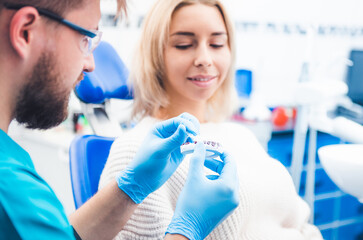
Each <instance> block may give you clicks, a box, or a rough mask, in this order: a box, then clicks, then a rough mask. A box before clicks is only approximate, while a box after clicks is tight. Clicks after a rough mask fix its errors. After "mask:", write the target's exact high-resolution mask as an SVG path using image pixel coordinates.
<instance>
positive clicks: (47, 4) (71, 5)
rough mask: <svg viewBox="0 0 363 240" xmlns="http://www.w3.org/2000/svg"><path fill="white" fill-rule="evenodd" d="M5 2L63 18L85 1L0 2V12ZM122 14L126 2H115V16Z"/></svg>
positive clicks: (122, 0)
mask: <svg viewBox="0 0 363 240" xmlns="http://www.w3.org/2000/svg"><path fill="white" fill-rule="evenodd" d="M6 2H9V3H15V4H26V5H31V6H36V7H41V8H45V9H47V10H49V11H52V12H54V13H56V14H58V15H59V16H64V15H65V13H67V12H68V11H70V10H74V9H77V8H80V7H82V4H84V3H85V2H86V0H58V1H54V0H0V11H1V9H2V8H3V7H4V3H6ZM123 14H124V15H126V0H117V16H122V15H123Z"/></svg>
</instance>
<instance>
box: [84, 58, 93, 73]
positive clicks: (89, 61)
mask: <svg viewBox="0 0 363 240" xmlns="http://www.w3.org/2000/svg"><path fill="white" fill-rule="evenodd" d="M93 70H95V59H94V57H93V54H90V55H89V56H87V57H86V58H85V64H84V67H83V71H85V72H92V71H93Z"/></svg>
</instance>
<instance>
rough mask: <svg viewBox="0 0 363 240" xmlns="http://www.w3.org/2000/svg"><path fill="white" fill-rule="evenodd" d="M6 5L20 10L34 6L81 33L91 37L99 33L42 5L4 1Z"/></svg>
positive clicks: (40, 12)
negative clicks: (41, 6)
mask: <svg viewBox="0 0 363 240" xmlns="http://www.w3.org/2000/svg"><path fill="white" fill-rule="evenodd" d="M4 7H5V8H7V9H11V10H19V9H21V8H23V7H33V8H35V9H36V10H37V11H38V12H39V14H40V15H44V16H46V17H48V18H50V19H52V20H55V21H57V22H59V23H61V24H63V25H65V26H67V27H69V28H71V29H73V30H75V31H77V32H79V33H80V34H83V35H86V36H88V37H90V38H94V37H96V36H97V33H94V32H92V31H90V30H87V29H85V28H83V27H81V26H79V25H77V24H74V23H72V22H70V21H68V20H66V19H64V18H63V17H61V16H59V15H57V14H55V13H53V12H51V11H49V10H47V9H44V8H40V7H36V6H32V5H27V4H16V3H4Z"/></svg>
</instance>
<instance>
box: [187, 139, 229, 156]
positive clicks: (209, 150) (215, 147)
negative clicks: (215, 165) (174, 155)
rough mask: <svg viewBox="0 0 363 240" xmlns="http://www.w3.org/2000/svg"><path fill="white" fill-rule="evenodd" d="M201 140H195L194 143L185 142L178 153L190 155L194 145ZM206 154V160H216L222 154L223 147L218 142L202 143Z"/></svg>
mask: <svg viewBox="0 0 363 240" xmlns="http://www.w3.org/2000/svg"><path fill="white" fill-rule="evenodd" d="M199 141H202V140H195V141H194V142H186V143H184V144H183V145H181V146H180V152H181V153H182V154H185V155H186V154H190V153H193V152H194V148H195V145H196V144H197V143H198V142H199ZM203 143H204V146H205V149H206V153H205V157H206V158H216V157H219V155H221V154H222V153H223V147H222V145H221V144H219V143H218V142H214V141H205V140H204V141H203Z"/></svg>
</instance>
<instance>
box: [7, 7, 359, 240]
mask: <svg viewBox="0 0 363 240" xmlns="http://www.w3.org/2000/svg"><path fill="white" fill-rule="evenodd" d="M154 1H155V0H137V1H129V5H128V16H127V17H123V18H122V19H117V20H115V9H116V1H114V0H102V1H101V13H102V17H101V21H100V25H99V28H100V30H102V31H103V37H102V41H103V42H105V43H107V46H110V49H108V50H107V54H109V55H112V56H113V57H114V59H112V60H110V61H118V60H115V59H117V58H119V59H120V61H121V64H120V63H117V64H115V66H116V67H118V68H119V69H117V70H113V69H109V68H108V67H109V66H110V65H111V64H108V62H107V61H108V60H106V59H103V56H102V54H100V55H99V56H97V49H96V51H95V54H94V55H95V63H96V70H95V72H94V74H96V75H97V76H98V77H101V78H102V77H105V78H108V77H110V76H111V75H112V74H113V73H115V72H118V73H120V72H121V74H118V76H119V78H124V79H126V78H127V76H128V72H129V69H130V68H131V65H132V57H133V54H134V50H135V46H136V42H137V40H138V38H139V36H140V32H141V27H142V23H143V20H144V17H145V14H146V12H147V11H148V10H149V8H150V7H151V6H152V4H153V2H154ZM223 3H224V4H225V5H226V7H227V10H228V11H229V12H230V14H231V16H232V21H233V23H234V27H235V33H236V35H235V38H236V47H237V48H236V62H235V66H234V68H235V74H234V80H235V87H236V90H237V93H238V110H237V111H236V112H235V113H234V115H233V116H232V117H231V118H230V119H229V120H228V121H233V122H236V123H238V124H241V125H243V126H245V127H247V128H248V129H250V130H251V131H252V132H253V133H254V134H255V136H256V137H257V139H258V141H259V142H260V144H261V145H262V146H263V147H264V148H265V150H266V152H267V153H268V154H269V155H270V156H271V157H272V158H274V159H276V160H278V161H280V162H281V163H282V164H283V165H284V166H285V167H286V169H287V170H288V172H289V173H290V175H291V177H292V180H293V183H294V186H295V189H296V191H297V192H298V194H299V195H300V196H301V197H302V198H303V199H304V200H305V201H306V202H307V204H308V205H309V207H310V209H311V212H312V214H311V217H310V219H309V222H310V223H312V224H314V225H316V226H317V227H318V228H319V230H320V231H321V233H322V235H323V237H324V239H327V240H337V239H339V240H357V239H363V2H362V1H360V0H345V1H341V0H330V1H327V0H305V1H297V0H274V1H269V0H224V1H223ZM113 71H114V72H113ZM91 74H93V73H90V74H89V78H91V77H92V75H91ZM87 78H88V75H87V74H86V76H85V80H84V81H87ZM115 81H117V80H115ZM111 85H112V84H111ZM123 87H125V88H126V87H127V86H123ZM101 88H102V86H101ZM88 91H89V92H88V93H89V95H90V96H91V97H89V96H88V95H87V94H86V95H84V96H83V95H82V94H77V93H72V95H71V99H70V102H69V116H68V118H67V119H66V120H65V121H64V122H63V123H62V124H61V125H60V126H58V127H56V128H53V129H51V130H46V131H38V130H29V129H26V128H24V127H23V126H21V125H19V124H17V123H16V122H13V123H12V124H11V126H10V129H9V134H10V136H11V137H13V138H14V139H15V140H16V141H17V142H18V143H19V144H20V145H21V146H22V147H24V148H25V149H26V150H27V151H28V152H29V153H30V155H31V157H32V159H33V161H34V164H35V167H36V169H37V171H38V172H39V174H40V175H41V176H42V177H43V178H44V179H45V180H46V181H47V182H48V183H49V184H50V186H51V187H52V188H53V189H54V191H55V193H56V195H57V197H58V198H59V199H60V200H61V202H62V204H63V206H64V208H65V211H66V213H67V214H70V213H72V212H73V211H74V210H75V209H76V208H77V207H78V205H77V199H76V198H77V196H76V193H75V192H74V191H75V190H74V189H73V188H75V187H77V186H74V185H75V183H74V181H79V178H82V177H81V176H77V174H78V173H77V169H76V166H73V165H72V161H73V160H72V157H74V156H73V155H72V151H71V148H72V147H81V146H75V142H74V140H75V139H77V138H79V137H82V136H83V135H98V136H103V137H107V138H110V139H112V138H114V137H117V136H119V135H121V134H123V133H125V132H127V131H128V130H129V129H131V128H132V127H133V126H134V124H135V123H133V122H131V121H129V119H130V115H131V107H132V104H133V99H132V96H130V95H127V94H124V95H123V96H121V97H120V95H117V94H113V93H112V90H110V91H107V94H109V93H110V94H109V95H107V96H102V97H103V98H101V99H102V101H100V100H99V99H96V98H97V96H98V95H97V94H98V93H97V91H96V90H92V89H91V87H90V89H89V90H88ZM92 91H94V92H92ZM85 99H86V100H85ZM87 99H90V100H89V101H88V100H87ZM107 144H108V145H107ZM107 144H106V145H102V146H97V147H92V146H91V147H90V150H89V151H92V150H94V148H97V151H94V152H91V153H89V154H90V157H92V158H93V159H97V158H105V159H106V158H107V154H108V149H109V145H110V143H107ZM241 147H243V146H241ZM92 148H93V149H92ZM87 151H88V150H87ZM96 166H98V165H97V164H96ZM100 166H101V164H100ZM100 168H101V167H100ZM98 171H99V173H98V174H100V172H101V171H102V169H99V170H98ZM86 177H88V176H86ZM77 178H78V179H77ZM78 187H79V186H78ZM92 191H96V190H94V189H92Z"/></svg>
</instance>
